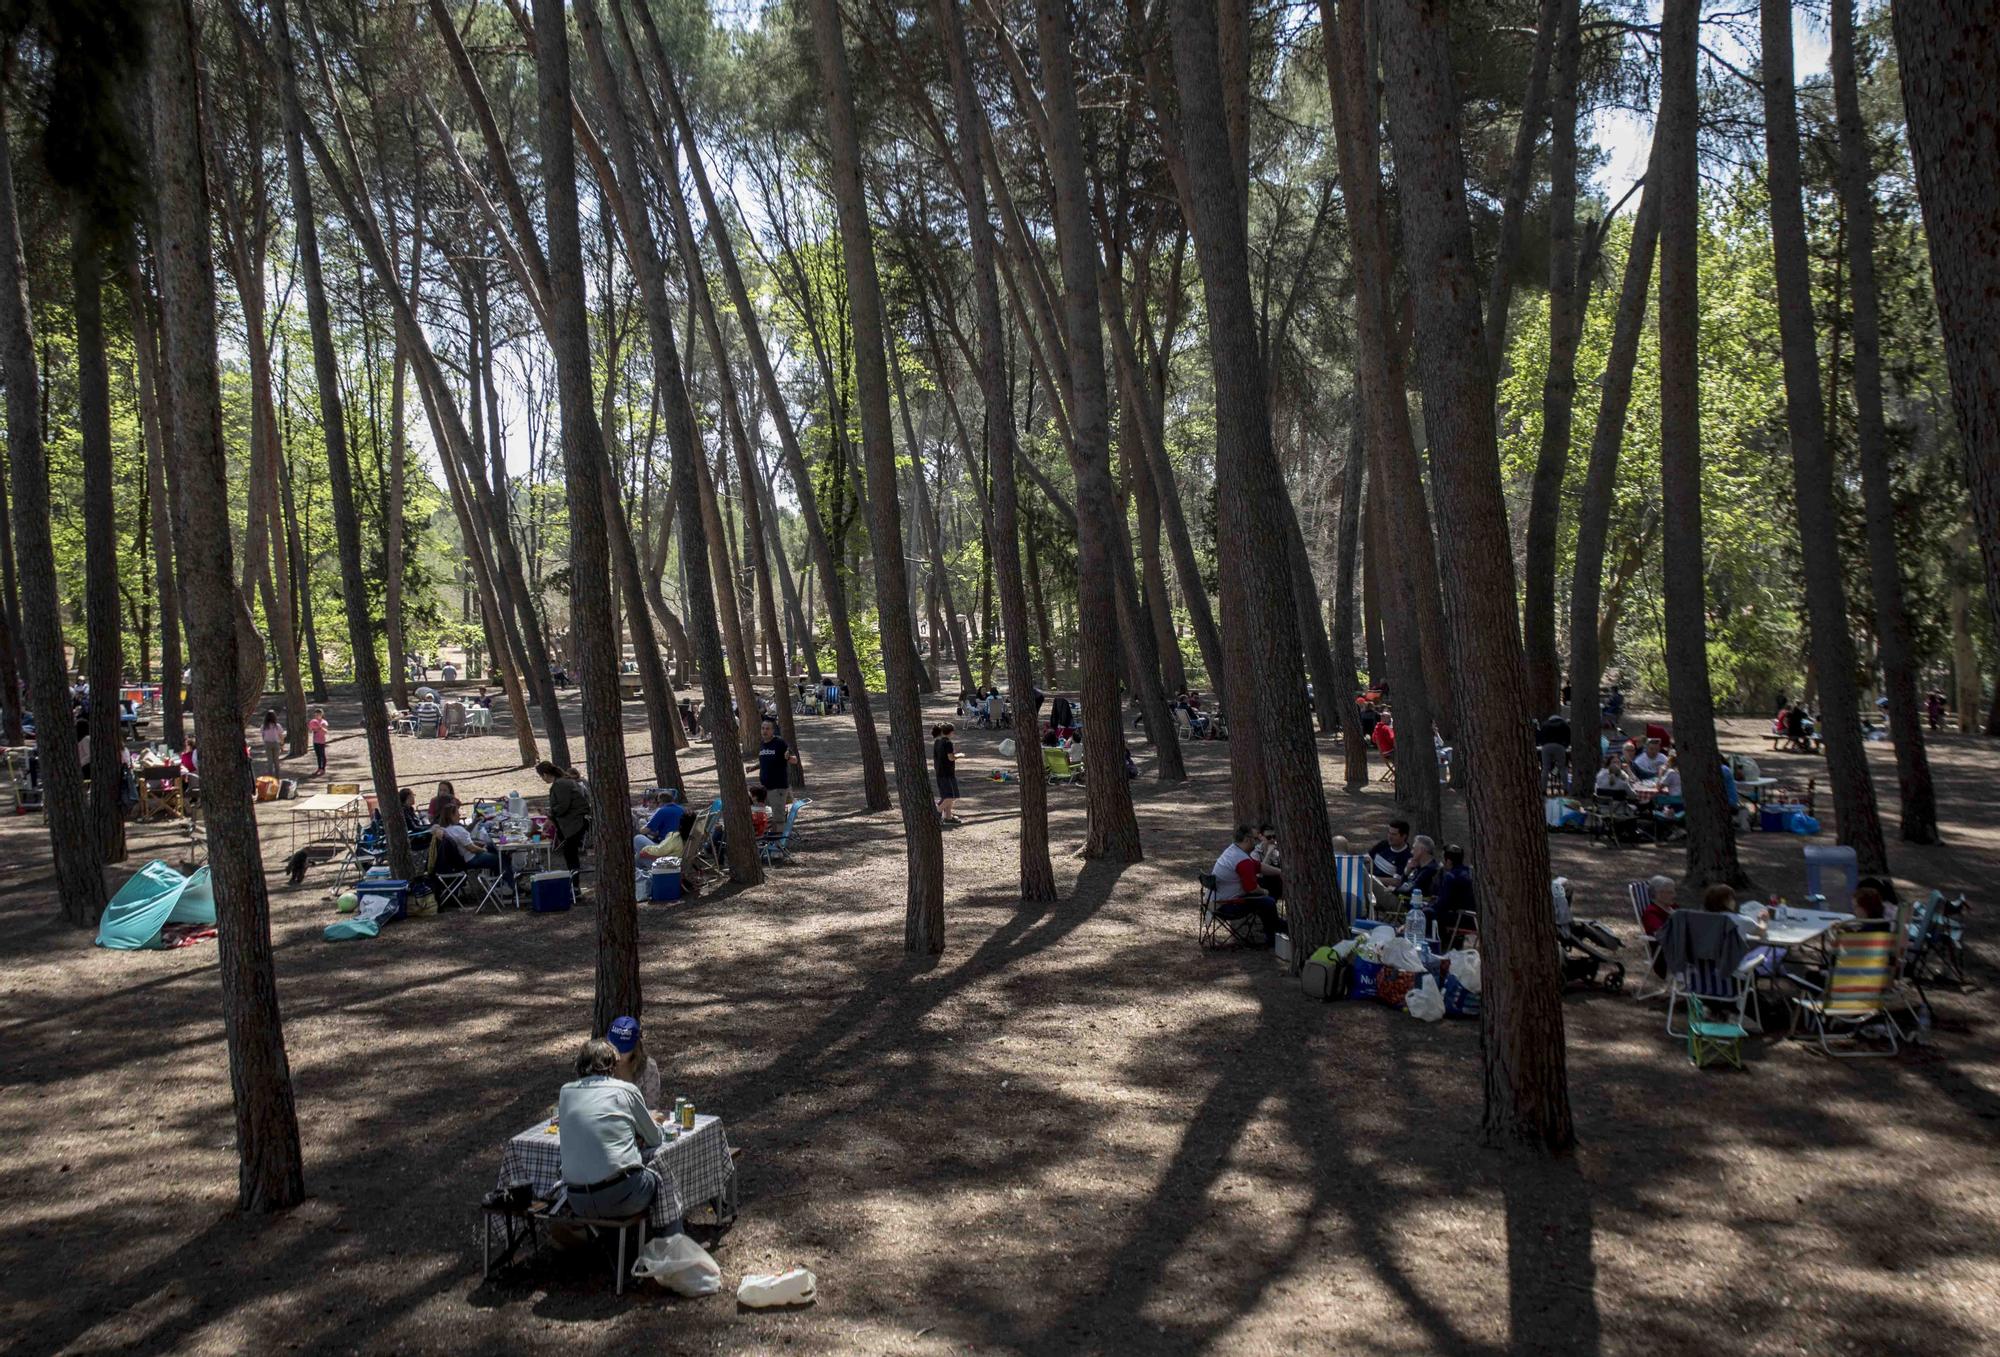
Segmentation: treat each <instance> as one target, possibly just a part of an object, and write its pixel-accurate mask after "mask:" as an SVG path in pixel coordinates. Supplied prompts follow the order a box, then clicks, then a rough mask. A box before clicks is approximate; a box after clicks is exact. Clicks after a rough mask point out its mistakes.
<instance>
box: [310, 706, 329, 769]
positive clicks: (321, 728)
mask: <svg viewBox="0 0 2000 1357" xmlns="http://www.w3.org/2000/svg"><path fill="white" fill-rule="evenodd" d="M306 729H307V730H309V731H311V732H312V741H313V757H314V758H315V759H318V760H319V768H318V770H317V771H318V774H319V776H321V777H325V776H326V711H325V710H324V709H323V708H320V707H314V708H313V709H312V719H311V720H310V721H307V722H306Z"/></svg>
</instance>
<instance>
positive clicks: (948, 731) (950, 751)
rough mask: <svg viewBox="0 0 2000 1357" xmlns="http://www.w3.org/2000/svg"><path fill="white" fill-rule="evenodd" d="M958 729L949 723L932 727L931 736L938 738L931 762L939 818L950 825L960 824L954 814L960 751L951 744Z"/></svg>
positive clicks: (932, 749)
mask: <svg viewBox="0 0 2000 1357" xmlns="http://www.w3.org/2000/svg"><path fill="white" fill-rule="evenodd" d="M957 729H958V727H956V726H954V725H952V724H951V723H950V722H949V721H947V722H946V723H945V724H943V725H941V726H933V727H931V734H932V735H933V736H935V737H936V739H935V740H934V742H933V743H932V745H931V762H932V763H933V764H934V765H935V767H934V769H933V771H934V772H936V774H937V792H938V803H937V808H938V818H939V819H940V820H942V821H944V823H946V824H948V825H955V824H957V823H958V816H956V815H954V814H953V813H952V810H953V807H955V806H956V805H957V804H958V750H957V748H956V747H955V746H954V745H953V744H952V742H951V737H952V733H953V732H954V731H955V730H957Z"/></svg>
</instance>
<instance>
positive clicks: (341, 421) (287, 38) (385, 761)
mask: <svg viewBox="0 0 2000 1357" xmlns="http://www.w3.org/2000/svg"><path fill="white" fill-rule="evenodd" d="M271 27H272V35H273V38H274V40H275V41H274V46H275V48H276V51H275V53H274V55H275V56H276V58H277V61H278V69H279V79H280V81H281V82H282V84H283V90H282V95H283V98H284V105H285V169H286V173H287V176H288V177H289V179H290V182H291V193H292V222H291V224H292V232H293V236H294V238H295V240H296V241H297V244H298V252H299V272H300V275H301V277H302V279H303V281H304V283H305V292H306V324H307V326H308V327H309V328H310V329H311V331H312V350H313V376H314V379H315V381H316V382H317V383H318V386H319V407H320V430H321V433H322V435H323V437H324V438H325V441H326V465H327V490H328V498H329V500H330V501H331V503H332V506H333V531H334V539H335V541H336V543H337V545H338V548H339V552H340V580H341V603H342V606H343V608H344V609H345V611H346V614H347V639H348V644H349V645H350V646H351V647H352V649H353V653H354V689H355V696H356V697H357V698H358V699H359V700H360V703H361V727H362V730H363V732H364V734H365V735H366V737H367V743H368V771H369V774H370V775H371V776H372V777H373V778H374V781H375V790H376V796H377V799H378V800H379V802H380V804H381V805H382V806H384V807H385V808H387V807H391V798H392V797H393V796H395V795H396V790H397V788H398V786H399V785H400V784H399V783H398V782H397V779H396V755H395V751H394V749H393V748H392V746H391V744H390V741H389V713H388V711H387V709H386V708H385V707H384V705H383V699H382V674H381V671H380V670H378V669H377V668H376V662H375V624H374V620H373V619H372V618H371V617H370V616H369V613H368V579H367V575H366V573H365V572H364V570H363V568H362V561H361V518H360V515H359V513H358V512H357V511H356V508H355V499H354V476H353V470H352V467H351V463H350V461H349V453H348V447H347V415H346V411H345V409H344V408H343V407H342V402H341V395H340V354H339V351H338V350H337V349H336V348H335V347H334V340H333V320H332V313H331V311H330V309H329V308H328V306H327V298H326V280H325V277H324V275H323V273H322V270H321V266H320V255H319V226H318V217H317V215H316V212H315V209H314V206H313V195H312V180H311V178H310V177H309V176H308V175H307V174H306V152H305V143H304V140H303V138H302V136H301V134H300V131H299V128H300V125H301V124H302V123H303V122H304V119H305V110H304V108H303V107H302V106H301V105H300V103H299V93H298V72H297V68H296V66H295V65H294V57H293V53H292V36H291V28H290V20H289V18H288V16H287V14H286V10H285V4H284V0H274V3H273V5H272V9H271ZM382 827H383V830H384V832H385V835H386V837H387V840H388V846H389V870H390V872H391V874H392V875H394V876H396V877H398V878H401V879H403V880H408V879H409V878H410V877H412V876H413V875H414V865H413V863H412V861H411V858H410V835H409V830H408V828H407V826H406V825H405V823H404V821H403V817H402V816H400V815H396V814H391V813H389V812H388V810H385V812H384V814H383V816H382Z"/></svg>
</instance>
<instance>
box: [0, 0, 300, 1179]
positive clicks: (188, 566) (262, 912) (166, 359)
mask: <svg viewBox="0 0 2000 1357" xmlns="http://www.w3.org/2000/svg"><path fill="white" fill-rule="evenodd" d="M151 30H152V34H151V36H152V44H151V47H152V51H151V56H152V62H153V71H152V116H153V146H154V149H155V156H156V161H155V165H154V169H155V171H156V173H155V175H154V178H153V184H154V190H155V193H156V195H157V220H156V223H155V234H154V239H153V243H154V248H155V252H156V257H157V259H158V260H159V281H160V313H161V320H162V331H163V334H164V338H165V345H164V352H163V355H162V358H163V361H162V363H161V365H160V370H161V372H162V373H163V374H164V375H165V377H166V379H167V380H166V383H165V385H164V386H163V387H162V389H161V396H162V401H161V404H162V407H163V412H164V414H165V416H166V418H165V420H164V421H163V422H164V424H165V427H166V430H167V438H166V446H167V447H168V448H169V449H171V450H172V453H173V456H174V462H175V464H174V470H173V475H172V477H171V478H170V487H171V493H172V494H173V498H174V505H173V509H174V530H175V536H176V538H177V539H178V540H180V541H182V542H200V543H203V544H204V546H203V549H202V550H200V551H187V552H182V553H180V566H181V581H180V582H181V596H182V599H183V601H184V604H185V606H186V609H187V628H188V649H189V652H190V654H191V655H192V657H193V660H194V673H195V683H194V684H193V689H194V710H195V721H196V724H197V726H198V728H199V729H200V731H201V734H202V750H201V770H202V814H203V819H204V820H205V821H206V822H207V825H208V862H209V874H210V880H211V883H212V884H213V886H214V891H215V919H216V925H217V929H218V932H219V935H220V936H219V940H218V942H217V948H218V954H217V961H218V963H219V964H218V969H219V970H220V973H221V978H222V1030H223V1034H224V1036H225V1038H226V1040H227V1042H228V1048H229V1082H230V1087H231V1091H232V1092H233V1094H234V1096H235V1105H236V1152H237V1161H238V1172H237V1187H236V1204H237V1207H238V1209H239V1210H245V1211H283V1210H288V1209H290V1208H291V1207H294V1206H296V1205H298V1204H299V1202H300V1201H302V1200H303V1199H304V1197H305V1174H304V1168H303V1164H302V1161H301V1157H300V1152H299V1124H298V1116H297V1113H296V1111H295V1110H294V1107H293V1103H292V1078H291V1070H290V1068H289V1066H288V1065H287V1063H286V1060H285V1034H284V1024H283V1020H282V1018H281V1016H280V1014H279V1009H278V991H277V978H276V975H275V974H274V972H273V968H272V964H271V919H270V900H269V897H268V896H267V895H266V893H265V887H264V863H263V854H262V849H261V847H260V845H259V843H258V839H257V816H256V808H255V807H254V806H253V805H252V804H251V801H250V766H249V759H248V757H247V756H246V755H245V753H244V748H243V741H242V738H241V736H242V730H243V724H242V712H241V709H240V707H239V706H238V695H239V693H240V691H241V689H240V687H239V685H238V678H237V670H238V665H239V663H240V662H241V659H242V655H241V652H240V648H239V646H238V644H237V611H238V599H239V596H238V594H237V591H236V580H235V578H234V576H235V570H234V565H233V562H232V560H231V549H230V531H229V484H228V477H229V456H228V451H227V449H226V448H225V447H224V445H223V440H222V390H221V381H220V375H219V373H218V372H217V369H216V358H215V344H216V333H215V268H214V262H213V260H212V259H211V257H210V254H209V229H210V226H209V223H210V218H209V211H208V193H207V190H206V186H205V184H204V181H203V177H202V163H201V150H200V148H201V144H202V142H201V132H200V130H199V127H198V126H197V123H198V114H197V112H196V101H195V76H194V71H195V49H194V40H195V29H194V16H193V14H192V12H191V11H190V10H189V8H188V7H187V6H186V5H184V4H182V3H178V0H175V2H173V3H167V4H161V5H157V6H155V7H154V9H153V11H152V24H151ZM9 198H10V200H11V189H10V191H9ZM8 205H9V206H11V201H10V202H9V204H8ZM12 385H13V383H12V382H11V381H10V382H9V386H10V388H11V387H12ZM11 422H12V421H11V420H10V423H11ZM15 474H16V475H17V476H18V475H19V464H18V463H17V464H16V469H15ZM58 860H59V861H60V844H58Z"/></svg>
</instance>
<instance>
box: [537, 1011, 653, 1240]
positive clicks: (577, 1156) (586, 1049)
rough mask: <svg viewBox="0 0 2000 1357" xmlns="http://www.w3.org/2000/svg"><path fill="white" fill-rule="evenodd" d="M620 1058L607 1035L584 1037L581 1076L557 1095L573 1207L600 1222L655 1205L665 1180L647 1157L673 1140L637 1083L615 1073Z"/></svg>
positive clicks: (564, 1169) (565, 1175)
mask: <svg viewBox="0 0 2000 1357" xmlns="http://www.w3.org/2000/svg"><path fill="white" fill-rule="evenodd" d="M636 1025H637V1024H634V1026H635V1027H636ZM636 1040H637V1034H636V1033H635V1034H634V1041H635V1044H636ZM618 1057H619V1050H618V1048H617V1047H616V1046H614V1045H613V1044H612V1043H611V1042H609V1041H606V1040H605V1039H604V1038H603V1037H592V1038H591V1039H590V1040H589V1041H586V1042H584V1043H583V1047H582V1049H581V1050H579V1051H578V1052H577V1054H576V1076H577V1077H576V1079H575V1080H574V1081H573V1082H571V1083H567V1084H564V1085H563V1086H562V1091H561V1092H560V1093H559V1094H558V1095H557V1096H556V1126H557V1135H558V1136H559V1137H560V1139H559V1142H558V1144H559V1148H560V1152H561V1155H562V1179H563V1185H564V1186H565V1187H566V1188H567V1189H568V1194H569V1208H570V1210H571V1211H573V1212H574V1213H576V1214H577V1215H579V1216H585V1217H590V1218H593V1219H599V1220H620V1219H623V1218H624V1217H626V1216H633V1215H637V1214H638V1213H639V1212H641V1211H644V1210H645V1209H646V1207H647V1206H648V1205H650V1204H651V1202H652V1200H653V1196H654V1194H655V1193H657V1192H658V1191H659V1190H660V1180H659V1177H658V1176H657V1175H656V1174H655V1173H654V1171H653V1170H652V1169H650V1168H648V1167H647V1166H646V1160H647V1159H648V1158H650V1157H651V1155H652V1153H653V1152H655V1151H657V1150H658V1149H659V1147H660V1146H662V1145H664V1144H665V1143H666V1139H667V1138H666V1134H665V1133H664V1132H663V1131H661V1130H660V1127H659V1123H658V1122H656V1121H655V1120H654V1119H653V1115H652V1113H651V1112H649V1111H648V1110H647V1108H646V1100H645V1098H644V1097H643V1096H642V1095H641V1094H640V1092H639V1090H638V1088H637V1087H636V1086H635V1085H633V1084H632V1083H631V1082H630V1081H628V1080H625V1079H620V1078H618V1077H617V1075H616V1074H615V1073H614V1071H616V1069H617V1068H618Z"/></svg>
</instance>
